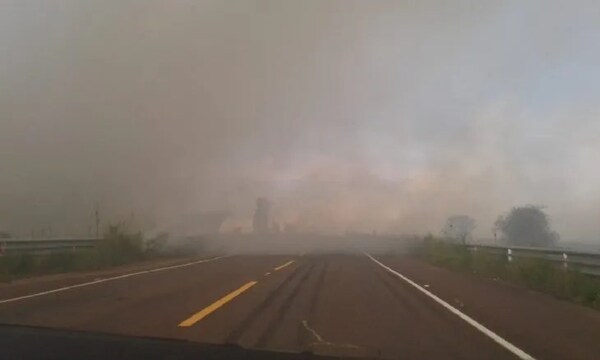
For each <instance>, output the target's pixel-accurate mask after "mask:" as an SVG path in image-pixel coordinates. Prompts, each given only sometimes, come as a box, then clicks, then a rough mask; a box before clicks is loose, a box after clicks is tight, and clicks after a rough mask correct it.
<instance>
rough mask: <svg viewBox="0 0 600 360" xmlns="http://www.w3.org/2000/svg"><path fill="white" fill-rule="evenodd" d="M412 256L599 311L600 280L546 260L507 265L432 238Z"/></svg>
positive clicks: (500, 258)
mask: <svg viewBox="0 0 600 360" xmlns="http://www.w3.org/2000/svg"><path fill="white" fill-rule="evenodd" d="M415 254H416V255H417V256H418V257H419V258H421V259H423V260H425V261H427V262H430V263H432V264H435V265H439V266H443V267H446V268H449V269H452V270H457V271H463V272H469V273H472V274H477V275H480V276H484V277H488V278H493V279H498V280H502V281H506V282H509V283H512V284H517V285H521V286H525V287H528V288H531V289H535V290H538V291H541V292H545V293H548V294H551V295H554V296H556V297H557V298H560V299H565V300H569V301H573V302H576V303H579V304H582V305H586V306H589V307H593V308H595V309H598V310H600V279H598V278H595V277H592V276H589V275H586V274H582V273H580V272H578V271H576V270H574V269H565V268H563V267H561V266H559V265H557V264H556V263H552V262H550V261H548V260H544V259H524V258H516V257H515V258H513V260H512V261H511V262H509V261H508V259H507V258H506V255H503V254H490V253H487V252H484V251H471V250H469V249H467V248H465V247H463V246H460V245H458V244H456V243H452V242H449V241H445V240H444V239H441V238H435V237H433V236H432V235H428V236H427V237H425V239H424V241H423V242H422V243H421V245H419V246H417V247H416V248H415Z"/></svg>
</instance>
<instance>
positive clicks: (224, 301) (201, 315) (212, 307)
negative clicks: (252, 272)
mask: <svg viewBox="0 0 600 360" xmlns="http://www.w3.org/2000/svg"><path fill="white" fill-rule="evenodd" d="M257 283H258V281H250V282H249V283H246V284H244V285H243V286H242V287H240V288H239V289H237V290H234V291H232V292H230V293H229V294H227V295H225V296H223V297H222V298H220V299H219V300H217V301H215V302H214V303H212V304H210V305H209V306H207V307H205V308H204V309H202V310H200V311H199V312H197V313H195V314H194V315H192V316H190V317H189V318H187V319H185V320H183V321H182V322H181V323H180V324H179V327H190V326H192V325H194V324H195V323H197V322H198V321H200V320H202V319H204V318H205V317H207V316H208V315H210V314H211V313H212V312H214V311H215V310H217V309H218V308H220V307H221V306H223V305H225V304H227V303H228V302H230V301H231V300H233V299H234V298H236V297H237V296H239V295H240V294H241V293H243V292H244V291H246V290H248V289H250V288H251V287H253V286H254V285H256V284H257Z"/></svg>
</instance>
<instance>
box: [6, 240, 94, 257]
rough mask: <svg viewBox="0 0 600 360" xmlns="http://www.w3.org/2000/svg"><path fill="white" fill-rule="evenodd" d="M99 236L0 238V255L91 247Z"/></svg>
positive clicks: (76, 249) (42, 252) (77, 249)
mask: <svg viewBox="0 0 600 360" xmlns="http://www.w3.org/2000/svg"><path fill="white" fill-rule="evenodd" d="M100 240H102V239H101V238H53V239H0V255H13V254H25V253H28V254H44V253H51V252H60V251H79V250H86V249H93V248H95V247H96V245H97V244H98V242H99V241H100Z"/></svg>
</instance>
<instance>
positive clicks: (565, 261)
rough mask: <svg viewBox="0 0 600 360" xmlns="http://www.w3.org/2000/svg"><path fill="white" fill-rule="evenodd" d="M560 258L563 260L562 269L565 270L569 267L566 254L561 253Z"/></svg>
mask: <svg viewBox="0 0 600 360" xmlns="http://www.w3.org/2000/svg"><path fill="white" fill-rule="evenodd" d="M562 258H563V267H564V268H565V269H567V268H568V267H569V257H568V256H567V254H566V253H563V254H562Z"/></svg>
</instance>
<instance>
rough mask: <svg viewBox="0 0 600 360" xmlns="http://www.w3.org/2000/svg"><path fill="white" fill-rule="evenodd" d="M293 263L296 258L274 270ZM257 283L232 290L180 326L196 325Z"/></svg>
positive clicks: (248, 283) (246, 284)
mask: <svg viewBox="0 0 600 360" xmlns="http://www.w3.org/2000/svg"><path fill="white" fill-rule="evenodd" d="M293 263H294V260H290V261H288V262H286V263H285V264H282V265H279V266H277V267H275V268H274V269H273V270H274V271H279V270H281V269H283V268H285V267H287V266H290V265H291V264H293ZM267 274H270V273H266V274H265V276H267ZM256 284H258V281H250V282H247V283H245V284H244V285H242V286H241V287H240V288H238V289H236V290H234V291H232V292H230V293H229V294H227V295H225V296H223V297H222V298H220V299H219V300H217V301H215V302H214V303H212V304H210V305H209V306H207V307H205V308H204V309H202V310H200V311H198V312H197V313H195V314H194V315H192V316H190V317H189V318H187V319H185V320H183V321H182V322H181V323H179V327H190V326H192V325H194V324H195V323H197V322H198V321H200V320H202V319H204V318H205V317H207V316H208V315H210V314H212V313H213V312H215V311H216V310H217V309H219V308H221V307H222V306H224V305H225V304H227V303H228V302H230V301H231V300H233V299H235V298H236V297H238V296H240V295H241V294H242V293H244V292H246V291H247V290H248V289H250V288H251V287H253V286H254V285H256Z"/></svg>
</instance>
